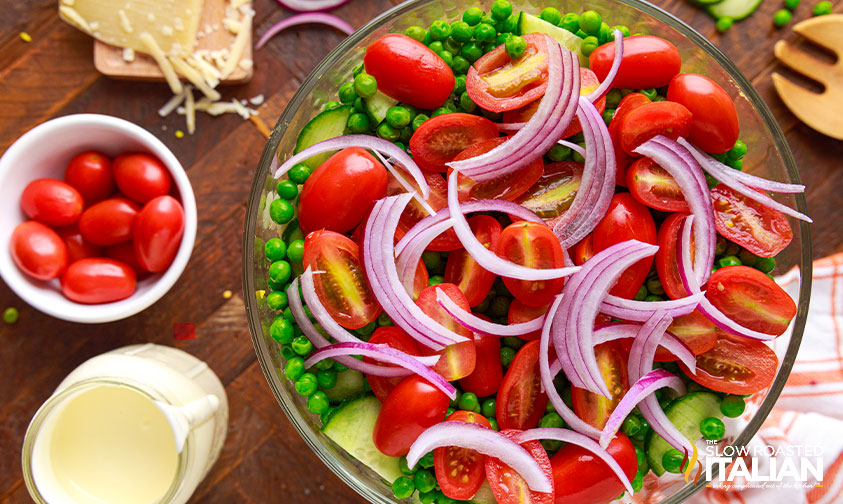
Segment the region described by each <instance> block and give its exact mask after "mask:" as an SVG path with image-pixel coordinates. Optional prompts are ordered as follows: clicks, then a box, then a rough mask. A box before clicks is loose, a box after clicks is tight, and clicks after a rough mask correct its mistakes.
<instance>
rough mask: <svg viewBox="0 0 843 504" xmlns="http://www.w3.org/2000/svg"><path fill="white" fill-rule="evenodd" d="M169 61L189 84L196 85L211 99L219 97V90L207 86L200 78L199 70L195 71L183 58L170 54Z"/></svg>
mask: <svg viewBox="0 0 843 504" xmlns="http://www.w3.org/2000/svg"><path fill="white" fill-rule="evenodd" d="M170 62H171V63H172V64H173V68H175V69H176V71H177V72H178V73H179V74H181V75H183V76H184V78H186V79H187V80H188V81H190V83H191V84H193V85H194V86H196V88H197V89H199V91H202V94H204V95H205V96H207V97H208V98H210V99H212V100H219V99H220V94H219V92H217V91H216V90H215V89H213V88H211V87H210V86H208V84H207V83H206V82H205V79H203V78H202V76H201V75H200V74H199V72H197V71H196V70H195V69H194V68H193V67H191V66H190V65H188V64H187V63H186V62H185V61H184V60H183V59H181V58H179V57H174V56H171V57H170Z"/></svg>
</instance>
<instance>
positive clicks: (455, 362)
mask: <svg viewBox="0 0 843 504" xmlns="http://www.w3.org/2000/svg"><path fill="white" fill-rule="evenodd" d="M437 291H442V292H443V293H444V294H445V295H447V296H448V297H449V298H451V300H452V301H453V302H455V303H457V305H459V307H460V308H462V309H463V310H466V311H470V310H471V307H469V306H468V301H467V300H466V299H465V296H464V295H463V293H462V291H461V290H460V288H459V287H457V286H456V285H454V284H450V283H441V284H439V285H432V286H430V287H428V288H426V289H425V290H423V291H422V292H421V294H420V295H419V298H418V299H416V305H418V307H419V308H421V309H422V311H423V312H425V313H426V314H427V315H429V316H430V317H431V318H432V319H433V320H435V321H437V322H439V323H440V324H441V325H443V326H445V327H446V328H448V329H450V330H452V331H454V332H455V333H457V334H459V335H460V336H465V337H466V338H469V340H470V341H464V342H462V343H454V344H453V345H448V346H446V347H445V348H444V349H442V350H440V351H439V352H438V354H439V355H441V356H442V357H441V358H440V359H439V361H438V362H437V363H436V365H435V366H433V370H434V371H436V372H437V373H439V374H441V375H442V376H443V377H445V379H446V380H448V381H454V380H459V379H460V378H464V377H466V376H468V375H470V374H471V372H472V371H474V366H475V365H476V363H477V349H476V348H475V346H474V335H473V334H472V333H471V331H469V330H468V329H466V328H465V327H463V326H461V325H460V324H459V323H458V322H457V321H456V320H454V319H453V317H451V315H449V314H448V312H447V311H445V308H442V305H440V304H439V302H438V301H436V293H437ZM422 352H423V353H425V354H426V355H431V354H435V353H436V352H432V351H429V350H427V349H426V348H423V349H422Z"/></svg>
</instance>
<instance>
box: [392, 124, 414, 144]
mask: <svg viewBox="0 0 843 504" xmlns="http://www.w3.org/2000/svg"><path fill="white" fill-rule="evenodd" d="M412 137H413V127H412V126H404V127H403V128H401V134H400V135H399V140H401V141H400V142H395V145H396V146H397V147H398V148H400V149H401V150H407V149H406V147H404V144H402V143H401V142H405V143H407V142H409V141H410V138H412Z"/></svg>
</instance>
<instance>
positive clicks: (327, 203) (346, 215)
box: [298, 147, 388, 233]
mask: <svg viewBox="0 0 843 504" xmlns="http://www.w3.org/2000/svg"><path fill="white" fill-rule="evenodd" d="M387 182H388V180H387V175H386V168H385V167H384V166H383V165H382V164H381V162H380V161H378V160H377V159H375V158H374V156H372V155H371V154H369V153H368V152H367V151H366V150H365V149H362V148H360V147H349V148H347V149H343V150H341V151H339V152H337V153H336V154H334V155H333V156H331V157H329V158H328V159H327V160H326V161H325V162H324V163H322V164H321V165H319V167H318V168H316V170H314V171H313V173H312V174H311V175H310V177H308V179H307V180H306V181H305V183H304V186H303V187H302V190H301V196H299V212H298V217H299V226H301V229H302V231H304V232H305V233H309V232H311V231H316V230H319V229H328V230H330V231H336V232H337V233H347V232H349V231H351V230H352V229H354V228H355V226H357V224H359V223H360V221H362V220H363V217H365V216H366V215H367V214H368V212H369V210H370V209H371V208H372V205H373V204H374V203H375V201H377V200H379V199H380V198H383V197H384V195H385V194H386V185H387Z"/></svg>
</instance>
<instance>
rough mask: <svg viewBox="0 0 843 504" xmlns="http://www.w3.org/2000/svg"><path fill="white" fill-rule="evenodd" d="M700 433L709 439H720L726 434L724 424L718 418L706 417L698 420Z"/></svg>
mask: <svg viewBox="0 0 843 504" xmlns="http://www.w3.org/2000/svg"><path fill="white" fill-rule="evenodd" d="M700 433H701V434H702V435H703V437H704V438H706V439H708V440H709V441H720V440H721V439H723V436H725V435H726V426H725V425H723V421H722V420H720V419H719V418H715V417H708V418H706V419H704V420H703V421H702V422H700Z"/></svg>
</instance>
